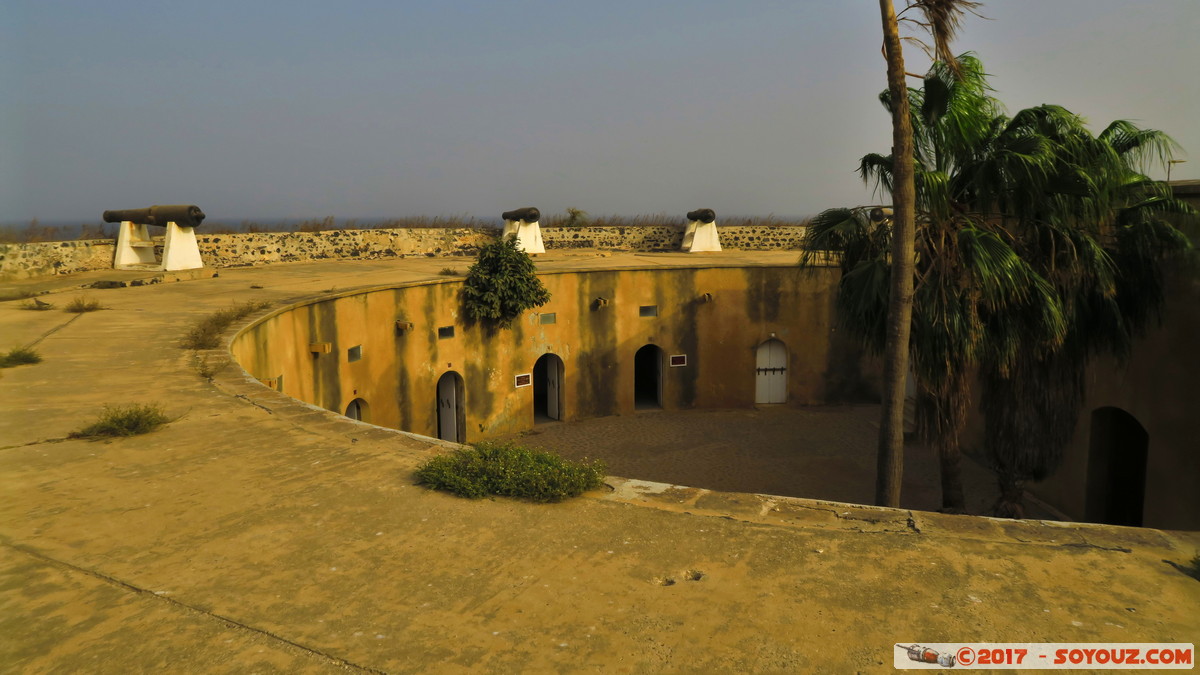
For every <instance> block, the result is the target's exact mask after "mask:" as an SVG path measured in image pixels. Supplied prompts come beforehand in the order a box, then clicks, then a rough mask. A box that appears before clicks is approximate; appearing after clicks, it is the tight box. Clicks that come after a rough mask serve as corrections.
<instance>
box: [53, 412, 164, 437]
mask: <svg viewBox="0 0 1200 675" xmlns="http://www.w3.org/2000/svg"><path fill="white" fill-rule="evenodd" d="M170 421H171V420H170V419H169V418H168V417H167V414H166V413H165V412H163V409H162V406H159V405H154V404H141V403H134V404H131V405H125V406H105V407H104V412H103V413H101V414H100V417H99V419H97V420H96V421H95V422H93V423H92V424H90V425H88V426H86V427H84V428H82V429H80V430H78V431H72V432H71V433H70V434H68V437H69V438H89V439H97V438H111V437H114V436H137V435H139V434H147V433H150V432H151V431H154V430H155V429H157V428H159V427H161V426H162V425H164V424H166V423H167V422H170Z"/></svg>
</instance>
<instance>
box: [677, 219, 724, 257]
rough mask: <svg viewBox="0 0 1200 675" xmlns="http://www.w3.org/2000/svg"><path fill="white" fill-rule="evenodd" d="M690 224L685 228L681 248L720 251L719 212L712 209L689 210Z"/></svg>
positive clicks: (694, 251)
mask: <svg viewBox="0 0 1200 675" xmlns="http://www.w3.org/2000/svg"><path fill="white" fill-rule="evenodd" d="M687 218H688V224H687V227H685V228H684V230H683V245H682V246H681V248H682V249H683V250H684V251H687V252H688V253H698V252H700V251H720V250H721V239H720V237H718V236H717V212H716V211H713V210H712V209H696V210H695V211H688V214H687Z"/></svg>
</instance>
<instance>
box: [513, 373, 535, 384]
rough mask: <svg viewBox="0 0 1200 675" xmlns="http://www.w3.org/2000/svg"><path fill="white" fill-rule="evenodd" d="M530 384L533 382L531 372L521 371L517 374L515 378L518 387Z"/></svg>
mask: <svg viewBox="0 0 1200 675" xmlns="http://www.w3.org/2000/svg"><path fill="white" fill-rule="evenodd" d="M531 384H533V374H532V373H522V374H520V375H518V376H517V378H516V385H517V386H518V387H528V386H529V385H531Z"/></svg>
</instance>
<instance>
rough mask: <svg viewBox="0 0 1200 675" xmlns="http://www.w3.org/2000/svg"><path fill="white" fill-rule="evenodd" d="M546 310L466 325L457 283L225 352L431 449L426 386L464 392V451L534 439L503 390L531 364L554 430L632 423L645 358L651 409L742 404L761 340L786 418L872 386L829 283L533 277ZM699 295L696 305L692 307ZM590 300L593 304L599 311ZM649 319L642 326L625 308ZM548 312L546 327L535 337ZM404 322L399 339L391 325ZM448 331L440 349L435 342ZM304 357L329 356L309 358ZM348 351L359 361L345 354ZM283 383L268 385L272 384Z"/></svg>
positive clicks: (716, 274)
mask: <svg viewBox="0 0 1200 675" xmlns="http://www.w3.org/2000/svg"><path fill="white" fill-rule="evenodd" d="M539 276H540V278H541V279H542V282H543V283H544V284H545V285H546V287H547V289H548V290H549V291H550V292H551V299H550V302H549V303H547V304H546V305H544V306H542V307H539V308H537V309H535V310H532V311H529V312H526V313H525V314H524V315H523V316H521V317H520V318H519V319H518V320H517V321H516V322H514V324H513V326H512V327H511V328H510V329H502V330H496V331H489V330H488V329H487V328H485V327H483V326H480V325H467V324H466V323H465V322H464V317H463V315H462V305H461V301H460V298H459V294H460V291H461V288H462V281H461V279H448V280H437V281H430V282H424V283H418V284H415V285H408V286H404V287H396V288H384V289H370V290H367V291H365V292H358V293H355V294H347V295H343V296H335V297H333V298H325V299H320V300H316V301H313V302H310V303H305V304H301V305H299V306H295V307H293V308H290V309H288V310H285V311H283V312H280V313H278V314H276V315H274V316H270V317H267V318H265V319H264V320H262V321H260V322H258V323H256V324H255V325H252V326H251V327H249V328H248V329H246V330H245V331H243V332H242V333H240V334H239V335H238V336H236V337H235V338H234V341H233V344H232V351H233V354H234V357H235V358H236V360H237V361H238V362H239V363H240V364H241V365H242V367H243V368H245V369H246V371H247V372H249V373H250V374H251V375H252V376H254V377H256V378H258V379H259V380H262V381H263V382H264V383H266V384H268V385H271V386H275V385H278V388H279V389H280V390H281V391H282V392H283V393H285V394H287V395H288V396H291V397H293V398H297V399H300V400H302V401H306V402H308V403H312V404H314V405H318V406H320V407H323V408H326V409H328V410H332V411H335V412H338V413H341V414H344V413H345V411H346V407H347V406H348V405H349V404H350V402H351V401H352V400H354V399H356V398H361V399H363V400H365V401H366V402H367V405H368V411H367V413H366V414H365V415H364V421H367V422H371V423H372V424H378V425H380V426H386V427H392V428H396V429H401V430H404V431H410V432H414V433H418V434H422V435H426V436H437V412H436V387H437V381H438V379H439V378H440V377H441V376H442V374H443V373H445V372H447V371H455V372H457V373H458V374H459V375H461V376H462V378H463V386H464V391H463V399H464V400H463V401H462V402H461V405H462V407H463V408H464V409H465V417H466V419H465V422H466V429H465V433H466V440H467V441H477V440H481V439H485V438H488V437H491V436H496V435H502V434H507V433H511V432H516V431H520V430H523V429H528V428H530V427H532V426H533V416H534V413H533V410H534V403H533V387H529V386H527V387H520V388H517V387H515V386H514V380H515V377H516V375H518V374H522V373H532V371H533V366H534V363H535V361H536V360H537V359H538V358H539V357H540V356H542V355H543V354H546V353H553V354H556V355H558V356H559V357H560V358H561V359H562V361H563V366H564V367H563V391H562V396H561V399H562V419H563V420H567V421H569V420H575V419H583V418H588V417H600V416H605V415H618V414H628V413H632V412H633V411H634V354H635V352H636V351H637V350H638V349H639V348H640V347H642V346H644V345H646V344H655V345H658V346H659V347H660V348H662V350H663V352H664V357H668V356H670V355H673V354H685V355H686V356H687V365H686V366H684V367H664V368H663V378H662V399H663V408H664V409H667V410H675V409H682V408H692V407H697V408H736V407H749V406H753V405H754V396H755V367H756V362H755V358H756V349H757V347H758V346H759V345H760V344H761V343H762V342H764V341H766V340H768V339H770V337H771V335H772V333H773V334H774V335H775V337H776V338H777V339H778V340H780V341H782V342H783V343H784V345H785V346H786V348H787V351H788V366H787V367H788V371H787V372H788V403H793V404H818V403H827V402H834V401H846V400H857V401H862V400H872V399H876V397H877V395H878V375H877V373H876V372H874V369H873V368H871V367H869V366H866V365H864V361H863V360H862V356H861V354H860V352H861V350H860V349H859V348H858V347H857V346H856V345H855V344H854V343H853V342H852V340H850V339H848V336H846V337H843V335H842V333H840V332H839V331H837V330H836V328H835V325H834V299H835V293H836V287H837V278H838V275H837V270H836V269H834V268H823V269H815V270H807V271H805V270H800V269H798V268H796V267H794V266H785V267H765V266H764V267H758V266H745V267H704V268H699V267H697V268H687V267H672V268H655V269H620V270H601V271H586V272H585V271H573V272H558V273H545V274H541V275H539ZM704 294H709V295H711V297H712V299H711V301H706V300H705V298H704V297H703V296H704ZM598 298H605V299H607V301H608V302H607V304H605V305H603V306H598V303H597V302H596V300H597V299H598ZM643 305H657V306H658V316H657V317H652V318H651V317H641V316H639V307H641V306H643ZM550 312H553V313H554V314H555V315H556V319H557V322H556V323H554V324H549V325H543V324H541V323H540V321H541V319H540V316H541V314H543V313H550ZM397 320H402V321H408V322H411V323H412V325H413V327H412V329H411V330H410V331H406V332H403V333H401V332H399V331H398V330H397V328H396V321H397ZM443 326H453V327H454V337H452V338H439V337H438V330H437V329H438V328H439V327H443ZM311 343H330V351H329V353H313V352H311V351H310V349H309V345H310V344H311ZM356 345H357V346H361V347H362V358H361V360H359V361H356V362H349V361H348V358H347V352H348V349H349V348H350V347H353V346H356ZM281 376H282V382H281V383H280V382H279V379H278V378H280V377H281Z"/></svg>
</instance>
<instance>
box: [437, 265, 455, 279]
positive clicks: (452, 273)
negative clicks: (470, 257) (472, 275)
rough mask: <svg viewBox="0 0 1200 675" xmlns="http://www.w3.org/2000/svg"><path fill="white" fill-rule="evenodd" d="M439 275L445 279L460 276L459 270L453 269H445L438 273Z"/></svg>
mask: <svg viewBox="0 0 1200 675" xmlns="http://www.w3.org/2000/svg"><path fill="white" fill-rule="evenodd" d="M438 274H440V275H442V276H444V277H456V276H458V270H456V269H454V268H453V267H443V268H442V271H441V272H438Z"/></svg>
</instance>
